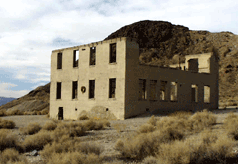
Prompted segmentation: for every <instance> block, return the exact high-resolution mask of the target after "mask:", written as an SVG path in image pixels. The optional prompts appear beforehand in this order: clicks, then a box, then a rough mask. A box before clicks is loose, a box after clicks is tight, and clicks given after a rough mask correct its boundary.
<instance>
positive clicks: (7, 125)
mask: <svg viewBox="0 0 238 164" xmlns="http://www.w3.org/2000/svg"><path fill="white" fill-rule="evenodd" d="M15 126H16V124H15V122H13V121H11V120H3V119H1V118H0V129H14V128H15Z"/></svg>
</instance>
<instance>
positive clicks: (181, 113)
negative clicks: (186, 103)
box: [169, 111, 192, 119]
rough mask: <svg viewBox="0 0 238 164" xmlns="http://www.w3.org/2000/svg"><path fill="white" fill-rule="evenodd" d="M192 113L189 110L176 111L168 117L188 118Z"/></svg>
mask: <svg viewBox="0 0 238 164" xmlns="http://www.w3.org/2000/svg"><path fill="white" fill-rule="evenodd" d="M191 115H192V112H189V111H176V112H174V113H171V114H169V116H170V117H178V118H185V119H187V118H189V117H190V116H191Z"/></svg>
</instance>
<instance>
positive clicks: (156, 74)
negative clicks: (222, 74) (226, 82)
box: [125, 53, 218, 117]
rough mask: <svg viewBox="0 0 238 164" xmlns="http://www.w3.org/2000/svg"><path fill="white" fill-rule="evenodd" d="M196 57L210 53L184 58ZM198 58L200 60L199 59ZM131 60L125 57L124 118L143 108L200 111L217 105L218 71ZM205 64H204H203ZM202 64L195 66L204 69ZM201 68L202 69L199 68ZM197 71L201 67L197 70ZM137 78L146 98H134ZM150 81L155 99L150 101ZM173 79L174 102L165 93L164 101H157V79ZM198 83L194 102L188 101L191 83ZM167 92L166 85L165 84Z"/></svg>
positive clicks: (210, 56)
mask: <svg viewBox="0 0 238 164" xmlns="http://www.w3.org/2000/svg"><path fill="white" fill-rule="evenodd" d="M137 56H138V55H136V54H134V55H133V57H134V59H133V60H136V58H137ZM191 58H198V59H199V61H200V62H203V61H204V60H207V59H209V61H210V58H211V61H212V60H213V54H211V53H210V54H205V57H203V56H202V55H200V54H199V55H193V56H190V55H189V57H188V58H187V60H189V59H191ZM200 58H201V59H200ZM133 60H132V59H130V58H129V59H128V60H127V68H126V92H127V94H126V111H127V112H126V114H125V115H126V117H132V116H135V115H138V114H141V113H145V112H146V109H149V111H150V112H155V111H157V112H160V113H163V112H165V113H167V112H171V111H176V110H194V111H196V110H202V109H204V108H212V109H217V108H218V83H217V81H218V74H216V73H215V72H214V73H213V74H210V73H194V72H192V71H187V70H185V71H184V70H179V69H175V68H163V67H153V66H146V65H139V64H138V63H137V62H133ZM205 64H206V63H205ZM205 64H204V63H200V65H199V66H200V67H199V68H206V69H207V68H208V66H207V65H205ZM214 64H216V63H212V62H211V63H209V66H210V65H212V66H214ZM203 70H204V69H203ZM200 71H201V70H200ZM139 79H146V88H147V95H148V96H147V99H146V100H139V99H138V90H139ZM150 80H157V89H156V90H157V91H156V92H157V100H150V94H149V93H150ZM161 80H163V81H167V82H168V84H167V85H170V83H171V82H177V86H178V97H177V101H171V100H170V98H169V97H170V94H167V95H166V96H167V99H168V100H160V97H159V95H160V81H161ZM194 84H195V85H197V86H198V102H192V101H191V94H192V89H191V85H194ZM204 86H210V93H211V97H210V99H211V101H210V103H204ZM168 93H170V87H168Z"/></svg>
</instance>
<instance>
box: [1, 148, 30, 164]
mask: <svg viewBox="0 0 238 164" xmlns="http://www.w3.org/2000/svg"><path fill="white" fill-rule="evenodd" d="M0 163H9V164H10V163H11V164H12V163H27V160H26V158H25V157H24V156H21V155H20V154H19V152H18V151H17V150H15V149H5V150H4V151H3V152H2V153H0Z"/></svg>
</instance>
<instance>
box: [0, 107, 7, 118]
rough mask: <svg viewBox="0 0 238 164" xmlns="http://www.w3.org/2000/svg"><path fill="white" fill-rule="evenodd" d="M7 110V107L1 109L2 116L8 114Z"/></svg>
mask: <svg viewBox="0 0 238 164" xmlns="http://www.w3.org/2000/svg"><path fill="white" fill-rule="evenodd" d="M6 112H7V111H6V109H2V110H0V117H2V116H6V115H7V114H6Z"/></svg>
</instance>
